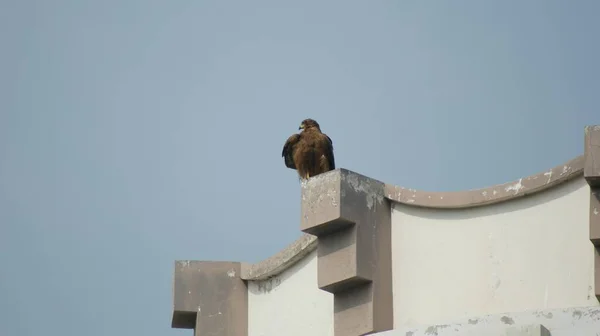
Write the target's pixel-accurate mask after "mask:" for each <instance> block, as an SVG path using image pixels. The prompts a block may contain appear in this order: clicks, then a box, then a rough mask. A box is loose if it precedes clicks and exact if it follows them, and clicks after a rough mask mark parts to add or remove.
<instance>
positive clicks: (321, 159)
mask: <svg viewBox="0 0 600 336" xmlns="http://www.w3.org/2000/svg"><path fill="white" fill-rule="evenodd" d="M302 125H303V128H304V130H303V131H302V132H301V133H300V134H294V135H292V136H290V137H289V138H288V140H287V141H286V142H285V144H284V146H283V151H282V153H281V156H283V158H284V162H285V166H286V167H288V168H290V169H296V170H297V171H298V175H299V176H300V178H301V179H306V178H309V177H312V176H315V175H319V174H322V173H325V172H327V171H330V170H333V169H335V159H334V155H333V142H332V141H331V139H330V138H329V137H328V136H327V135H326V134H324V133H322V132H321V129H320V127H319V124H318V123H317V122H316V121H314V120H312V119H306V120H304V121H303V122H302Z"/></svg>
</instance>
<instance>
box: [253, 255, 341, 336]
mask: <svg viewBox="0 0 600 336" xmlns="http://www.w3.org/2000/svg"><path fill="white" fill-rule="evenodd" d="M248 319H249V321H248V328H249V332H248V335H249V336H281V335H286V336H306V335H319V336H333V295H332V294H330V293H328V292H325V291H322V290H320V289H319V287H318V284H317V252H316V250H315V251H313V252H312V253H310V254H309V255H307V256H306V257H304V258H303V259H302V260H300V261H299V262H298V263H296V264H295V265H293V266H292V267H290V268H288V269H286V270H285V271H284V272H283V273H282V274H279V275H277V276H275V277H273V278H271V279H269V280H264V281H249V282H248Z"/></svg>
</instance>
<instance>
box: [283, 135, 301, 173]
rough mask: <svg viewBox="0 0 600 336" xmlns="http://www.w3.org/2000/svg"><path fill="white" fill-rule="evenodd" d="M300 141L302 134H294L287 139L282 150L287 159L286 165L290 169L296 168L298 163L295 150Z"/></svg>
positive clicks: (285, 159)
mask: <svg viewBox="0 0 600 336" xmlns="http://www.w3.org/2000/svg"><path fill="white" fill-rule="evenodd" d="M298 141H300V134H293V135H292V136H290V137H289V138H288V139H287V141H286V142H285V144H284V145H283V150H282V151H281V156H282V157H283V159H284V161H285V166H286V167H288V168H290V169H296V164H295V163H294V151H295V149H296V144H298Z"/></svg>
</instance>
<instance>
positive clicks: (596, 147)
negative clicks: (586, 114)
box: [583, 125, 600, 188]
mask: <svg viewBox="0 0 600 336" xmlns="http://www.w3.org/2000/svg"><path fill="white" fill-rule="evenodd" d="M584 156H585V166H584V171H583V175H584V176H585V179H586V180H587V181H588V183H589V184H590V187H594V188H595V187H600V126H599V125H596V126H587V127H586V128H585V150H584Z"/></svg>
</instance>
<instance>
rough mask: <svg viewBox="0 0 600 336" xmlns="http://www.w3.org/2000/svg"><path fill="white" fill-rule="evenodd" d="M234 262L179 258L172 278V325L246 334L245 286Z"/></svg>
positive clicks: (221, 334) (229, 335)
mask: <svg viewBox="0 0 600 336" xmlns="http://www.w3.org/2000/svg"><path fill="white" fill-rule="evenodd" d="M240 271H241V265H240V263H237V262H210V261H190V260H180V261H176V262H175V273H174V278H173V316H172V320H171V327H172V328H182V329H194V334H195V335H213V336H247V335H248V290H247V287H246V284H245V282H244V281H242V279H241V278H240Z"/></svg>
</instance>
